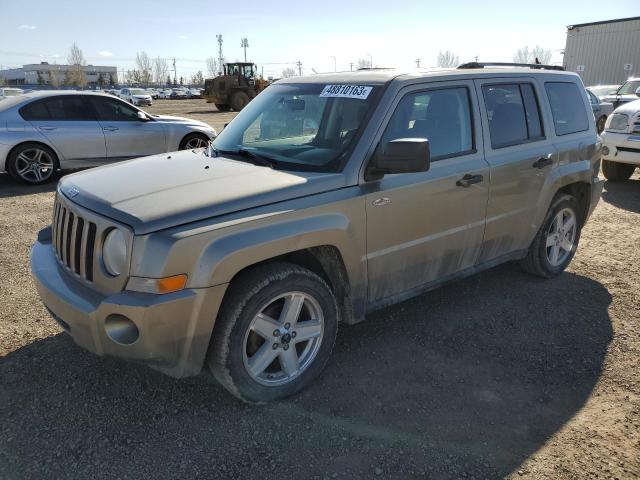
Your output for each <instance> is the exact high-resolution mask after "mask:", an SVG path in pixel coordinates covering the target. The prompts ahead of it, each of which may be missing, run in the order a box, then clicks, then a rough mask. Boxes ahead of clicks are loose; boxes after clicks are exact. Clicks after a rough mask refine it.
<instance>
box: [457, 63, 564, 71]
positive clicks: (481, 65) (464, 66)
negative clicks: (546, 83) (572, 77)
mask: <svg viewBox="0 0 640 480" xmlns="http://www.w3.org/2000/svg"><path fill="white" fill-rule="evenodd" d="M484 67H524V68H534V69H543V70H560V71H564V67H561V66H560V65H543V64H541V63H505V62H468V63H463V64H461V65H458V68H461V69H471V68H484Z"/></svg>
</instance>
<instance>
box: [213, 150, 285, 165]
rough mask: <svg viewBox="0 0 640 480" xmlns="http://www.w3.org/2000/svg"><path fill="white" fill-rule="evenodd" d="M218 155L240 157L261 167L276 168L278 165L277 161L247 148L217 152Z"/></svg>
mask: <svg viewBox="0 0 640 480" xmlns="http://www.w3.org/2000/svg"><path fill="white" fill-rule="evenodd" d="M216 152H217V154H218V155H237V156H239V157H243V158H246V159H248V160H250V161H251V163H253V164H255V165H259V166H261V167H269V168H274V167H275V166H276V165H277V163H278V162H277V161H276V160H275V159H273V158H271V157H268V156H266V155H263V154H260V153H255V152H252V151H250V150H247V149H246V148H239V149H238V150H216Z"/></svg>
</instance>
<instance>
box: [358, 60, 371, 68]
mask: <svg viewBox="0 0 640 480" xmlns="http://www.w3.org/2000/svg"><path fill="white" fill-rule="evenodd" d="M356 65H357V67H358V68H357V70H360V69H361V68H371V67H372V65H371V61H370V60H367V59H366V58H359V59H358V61H357V62H356Z"/></svg>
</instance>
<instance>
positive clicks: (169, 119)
mask: <svg viewBox="0 0 640 480" xmlns="http://www.w3.org/2000/svg"><path fill="white" fill-rule="evenodd" d="M153 119H154V120H155V121H156V122H160V123H184V124H185V125H199V126H201V127H204V128H206V129H207V130H214V128H213V127H212V126H211V125H209V124H208V123H205V122H201V121H199V120H192V119H191V118H184V117H174V116H172V115H153Z"/></svg>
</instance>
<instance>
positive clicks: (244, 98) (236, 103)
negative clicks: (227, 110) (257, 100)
mask: <svg viewBox="0 0 640 480" xmlns="http://www.w3.org/2000/svg"><path fill="white" fill-rule="evenodd" d="M248 103H249V95H247V94H246V93H245V92H235V93H234V94H233V95H232V96H231V108H233V109H234V110H235V111H236V112H239V111H241V110H242V109H243V108H244V107H246V106H247V104H248Z"/></svg>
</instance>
